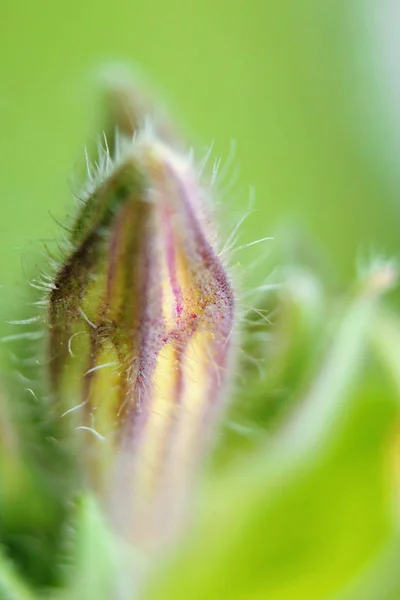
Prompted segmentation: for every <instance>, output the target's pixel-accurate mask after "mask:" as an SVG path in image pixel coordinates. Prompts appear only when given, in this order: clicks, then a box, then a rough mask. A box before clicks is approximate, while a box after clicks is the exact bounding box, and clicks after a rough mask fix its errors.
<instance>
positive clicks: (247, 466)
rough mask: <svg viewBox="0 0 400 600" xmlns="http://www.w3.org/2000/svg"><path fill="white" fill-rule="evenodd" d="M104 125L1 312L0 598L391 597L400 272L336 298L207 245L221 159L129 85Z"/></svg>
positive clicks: (397, 587)
mask: <svg viewBox="0 0 400 600" xmlns="http://www.w3.org/2000/svg"><path fill="white" fill-rule="evenodd" d="M103 119H104V120H103V123H102V124H101V127H100V132H101V133H100V136H99V142H98V144H97V147H96V148H92V147H89V148H88V149H87V151H86V165H87V183H86V185H85V186H84V187H83V189H80V190H79V191H78V192H77V194H76V207H75V210H74V214H73V215H72V216H71V217H69V218H68V219H66V220H65V222H63V223H62V224H60V225H61V229H62V232H61V235H60V239H59V240H58V242H57V245H56V249H55V250H54V247H53V246H50V245H49V244H45V247H44V252H43V254H44V257H43V261H42V263H41V264H38V265H37V271H38V272H37V274H36V275H35V276H34V277H33V279H32V280H31V282H30V285H29V286H27V292H26V300H25V301H23V302H21V306H20V307H18V306H13V307H10V309H9V315H7V316H6V317H5V318H6V319H7V323H8V325H7V326H8V328H9V333H8V334H7V335H6V336H5V337H3V338H2V340H1V349H2V351H1V356H2V361H3V369H2V381H1V389H0V600H19V599H20V600H38V599H43V600H73V599H74V600H75V599H76V600H134V599H143V600H161V599H162V600H168V599H171V600H172V599H174V600H179V599H180V598H182V600H183V599H185V600H188V599H204V600H208V599H210V600H214V599H215V600H217V599H221V598H227V599H232V600H247V599H248V600H251V599H256V598H257V599H258V598H259V599H261V598H266V599H269V600H293V599H303V598H304V599H305V600H324V599H326V600H347V599H348V600H380V599H382V600H398V598H399V597H400V576H399V570H398V568H397V562H398V558H399V552H400V538H399V514H400V513H399V502H400V499H399V498H400V496H399V489H400V488H399V482H400V478H399V473H400V466H399V465H400V461H399V453H400V442H399V440H400V437H399V426H398V423H399V417H400V320H399V317H398V315H397V314H396V312H395V311H394V310H393V309H391V308H390V306H389V304H388V302H387V301H386V300H385V299H384V297H385V296H386V294H388V293H389V295H390V291H391V290H392V289H393V288H395V286H396V281H397V269H396V265H395V263H394V262H393V261H390V260H381V259H380V260H376V259H375V260H371V261H369V262H368V263H367V264H365V265H364V266H363V267H362V268H361V267H360V268H359V269H358V271H357V274H356V276H355V280H354V284H353V286H352V287H351V288H350V289H348V290H340V289H339V290H338V289H335V290H332V289H331V287H330V286H329V283H327V281H328V277H326V274H325V273H324V272H323V271H321V272H320V271H318V270H317V269H315V268H313V267H312V266H311V264H309V263H308V262H307V261H306V260H304V261H303V262H301V261H300V260H295V259H293V253H291V254H292V258H291V259H290V260H288V259H287V254H288V253H287V252H286V248H287V247H288V243H289V242H290V243H293V240H289V241H288V240H286V239H284V236H283V235H280V236H279V235H278V236H277V237H275V240H274V241H273V242H272V241H271V242H270V243H272V245H273V250H272V251H271V252H270V254H269V255H266V253H265V252H264V251H263V250H261V248H262V247H263V242H264V241H267V239H269V238H267V237H265V238H262V239H259V240H251V241H249V242H247V243H245V242H243V240H241V239H240V228H241V225H242V223H243V221H244V220H245V218H246V215H247V213H245V214H243V215H242V216H240V217H239V218H238V219H237V220H236V222H234V223H233V226H232V228H231V232H229V233H225V232H224V225H225V224H224V223H223V221H224V218H222V216H221V215H223V214H225V215H227V214H229V206H223V207H221V206H220V207H218V206H217V203H216V201H218V191H217V190H218V186H217V185H216V181H217V180H218V164H219V163H218V161H216V162H215V163H214V167H211V168H210V167H209V166H208V163H209V162H210V160H209V159H210V156H209V155H207V156H206V157H205V159H204V160H198V159H197V158H196V156H195V153H193V152H192V151H190V150H188V149H187V148H186V146H185V143H184V142H183V141H182V139H181V137H180V136H179V134H178V133H177V132H176V131H175V128H174V126H173V125H172V124H171V123H170V121H169V119H168V117H167V116H165V113H164V111H163V110H161V109H160V107H159V106H158V105H157V104H156V103H155V102H154V101H153V99H152V97H151V96H150V95H148V94H147V93H144V91H143V90H141V89H139V88H138V87H137V86H136V85H135V84H134V83H133V82H132V81H131V80H130V79H129V78H127V77H126V76H124V77H121V74H120V75H119V76H118V77H114V78H110V79H109V80H108V83H107V86H106V89H105V92H104V95H103ZM256 245H257V248H259V249H260V250H259V259H258V260H262V261H264V262H263V265H264V267H263V268H264V271H265V279H264V280H263V281H260V282H259V284H258V286H257V287H252V288H249V289H246V286H245V285H244V284H243V283H242V282H241V275H240V273H243V265H244V270H246V269H248V268H250V266H249V265H245V263H244V262H243V263H242V261H241V260H240V258H239V257H240V252H242V251H243V250H245V249H246V247H248V246H256ZM295 254H296V253H295ZM298 255H299V256H301V255H302V253H301V252H299V253H298ZM242 279H244V278H243V277H242Z"/></svg>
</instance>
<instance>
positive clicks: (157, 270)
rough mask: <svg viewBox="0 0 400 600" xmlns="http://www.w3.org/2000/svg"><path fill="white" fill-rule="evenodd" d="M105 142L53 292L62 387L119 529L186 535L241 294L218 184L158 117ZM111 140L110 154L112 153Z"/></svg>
mask: <svg viewBox="0 0 400 600" xmlns="http://www.w3.org/2000/svg"><path fill="white" fill-rule="evenodd" d="M143 122H144V125H143V128H142V129H139V130H135V131H134V133H133V135H129V136H127V135H125V133H124V132H121V134H120V135H119V136H118V139H117V141H116V142H115V143H114V142H113V144H112V145H111V144H110V145H109V144H108V143H107V140H106V138H105V139H104V140H103V143H102V148H101V150H100V158H99V161H98V163H97V167H96V168H95V169H93V167H92V166H91V164H90V161H89V159H88V175H89V184H88V189H87V193H86V197H85V199H84V201H83V202H82V203H81V205H80V207H79V210H78V214H77V216H76V219H75V222H74V224H73V226H72V228H71V234H70V239H69V243H70V248H71V250H70V251H69V252H68V254H67V256H66V259H65V261H64V262H63V264H62V265H61V266H60V267H59V268H58V271H57V274H56V276H55V278H54V281H52V282H51V283H50V285H49V288H48V289H47V292H48V322H49V334H48V352H49V358H50V359H51V360H50V362H49V376H50V381H51V389H52V395H53V398H54V402H55V406H56V408H57V410H58V412H59V415H60V418H61V417H62V420H64V421H65V423H66V427H69V428H74V429H76V435H75V440H76V451H77V453H79V454H80V455H81V457H82V464H83V465H84V469H83V470H84V473H85V477H86V479H87V481H88V482H89V483H90V484H91V485H92V486H94V487H95V489H96V490H97V491H98V493H99V496H100V497H101V498H102V499H103V501H104V504H105V506H106V507H107V510H108V511H109V514H110V516H111V518H112V520H113V522H114V523H115V525H116V527H117V528H118V529H119V531H120V532H122V533H123V534H124V535H125V536H126V537H128V538H129V539H131V540H133V541H135V542H137V543H140V544H143V545H145V546H148V547H154V546H156V547H157V546H158V545H159V544H161V543H162V542H163V541H165V540H167V539H171V537H173V536H174V535H175V534H176V532H177V530H178V529H179V526H180V522H181V519H182V515H183V514H184V513H185V507H186V506H187V497H188V494H189V491H190V489H191V486H192V484H193V482H194V475H195V473H196V471H197V467H198V466H199V465H200V463H201V460H202V457H203V456H204V452H205V451H206V449H207V447H208V445H209V443H210V439H211V435H212V431H213V428H214V426H215V423H216V421H217V420H218V415H219V414H220V412H221V409H222V407H223V405H224V398H225V396H226V391H227V389H228V387H229V383H230V379H231V377H230V374H231V372H232V362H233V359H234V354H235V346H236V336H235V334H234V331H235V319H236V301H235V294H234V291H233V288H232V285H231V282H230V280H229V277H228V275H227V272H226V269H225V267H224V264H223V259H222V258H221V256H219V254H218V250H217V247H218V235H217V229H216V225H215V222H214V220H213V218H212V214H211V213H212V211H211V209H210V205H209V202H208V200H209V196H210V188H209V187H207V186H205V185H204V184H203V183H202V182H201V181H200V175H199V173H198V171H197V170H196V168H195V167H194V165H193V163H192V160H191V159H190V158H189V157H187V156H185V155H184V154H183V153H182V152H181V151H179V150H177V149H176V148H175V147H174V146H173V145H172V144H171V143H170V142H169V141H168V140H166V139H165V136H160V135H158V132H157V131H156V130H155V128H153V127H152V126H151V125H150V124H149V122H146V120H144V121H143ZM110 146H112V148H113V150H112V151H111V150H110Z"/></svg>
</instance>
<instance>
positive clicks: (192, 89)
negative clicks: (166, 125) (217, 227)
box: [0, 0, 400, 297]
mask: <svg viewBox="0 0 400 600" xmlns="http://www.w3.org/2000/svg"><path fill="white" fill-rule="evenodd" d="M373 4H374V3H371V6H370V3H369V2H367V1H364V2H362V1H360V0H359V1H355V0H336V1H334V2H332V1H324V2H320V1H319V0H287V1H283V2H282V1H281V0H249V1H246V2H244V1H242V0H233V1H232V0H231V1H229V2H228V1H227V0H201V1H200V0H194V1H191V2H187V1H183V0H182V1H179V0H174V1H171V0H170V1H168V2H160V1H159V0H148V1H146V2H137V1H135V0H116V1H113V2H95V1H93V0H85V1H81V0H79V1H78V0H70V1H69V2H61V1H60V2H51V1H47V2H46V1H43V0H38V1H35V2H29V1H23V2H18V1H16V2H13V3H11V2H3V5H2V19H1V23H0V50H1V71H0V73H1V77H0V128H1V129H0V130H1V132H2V140H3V143H2V144H1V148H0V165H1V177H0V194H1V202H2V218H1V222H0V249H1V257H2V258H1V264H2V279H3V281H2V283H3V285H4V284H6V286H5V290H4V294H3V297H8V296H9V294H12V293H13V291H12V289H11V290H10V288H9V286H8V285H7V284H9V283H12V284H13V283H14V282H16V281H19V280H20V279H21V268H20V262H21V252H20V251H19V250H16V249H15V248H21V247H22V248H24V249H25V250H24V251H23V252H22V258H24V256H26V254H28V253H29V247H28V250H26V245H27V244H28V242H29V241H35V240H37V239H39V238H46V237H48V236H50V237H51V236H53V235H54V232H55V230H56V227H55V224H54V221H53V220H52V218H51V216H49V211H51V213H52V214H54V215H55V216H56V217H57V218H58V219H59V220H62V219H63V216H64V214H65V211H66V210H67V209H68V207H69V206H70V205H69V198H70V195H71V194H70V184H69V174H70V173H71V171H73V169H74V168H75V167H76V165H77V164H78V163H79V164H81V161H82V156H83V145H84V143H86V142H88V141H90V139H91V136H93V134H94V131H95V129H94V126H95V123H96V120H95V116H94V112H93V111H94V109H93V107H94V106H95V98H96V91H95V86H94V80H95V77H94V74H95V73H96V72H97V71H98V68H99V66H101V65H102V64H104V62H110V61H111V62H113V61H120V60H122V61H125V62H130V63H133V64H134V65H137V66H138V67H139V68H140V69H141V70H143V71H144V72H145V73H146V74H148V75H149V77H150V78H151V79H152V80H153V81H154V82H155V83H156V85H157V86H158V88H159V89H160V90H161V92H162V93H164V94H165V97H166V98H167V99H168V104H169V105H170V107H171V108H172V111H173V113H174V114H175V117H176V120H177V122H178V123H179V124H180V125H181V126H182V128H183V131H184V132H185V133H186V135H187V137H188V138H189V140H190V142H191V143H193V144H194V146H195V148H197V149H199V153H198V155H201V153H202V152H203V151H204V150H205V149H206V147H207V146H208V145H209V144H210V142H211V141H212V140H213V139H215V152H214V156H218V155H221V156H222V158H226V157H227V156H228V154H229V147H230V142H231V140H232V139H234V140H236V144H237V152H236V163H237V165H238V166H239V167H240V176H239V181H238V185H237V186H236V189H234V190H233V193H232V199H231V200H230V199H229V203H230V204H229V206H230V207H231V206H232V204H233V205H234V206H236V207H239V209H241V210H243V207H244V206H246V204H247V202H248V199H249V193H248V186H250V185H252V186H254V189H255V192H256V202H257V203H256V206H257V209H258V212H257V213H256V214H254V215H252V216H251V217H250V219H249V220H248V222H247V225H246V226H245V231H246V236H245V237H247V239H253V238H255V237H259V236H265V235H269V234H271V233H274V232H275V231H276V229H277V225H278V224H279V223H282V222H284V223H290V226H292V227H293V228H295V229H302V228H303V229H304V230H305V231H306V233H307V235H311V237H312V238H313V239H314V240H315V242H316V244H317V248H318V250H321V252H322V254H323V255H325V256H326V258H327V260H328V263H329V264H330V267H331V269H332V275H333V277H334V278H335V280H338V281H340V280H343V279H349V277H350V276H351V275H352V274H353V272H354V260H355V255H356V253H358V252H361V253H368V252H370V251H371V250H372V251H375V252H376V251H377V252H379V251H387V252H389V253H395V254H396V253H397V250H398V241H397V238H398V235H397V232H398V228H399V224H400V203H399V202H398V191H399V186H400V179H399V177H396V171H395V169H393V164H394V159H393V155H394V150H393V148H394V136H393V135H392V133H391V132H392V129H393V124H392V122H391V120H390V118H389V117H388V116H387V114H386V112H387V111H386V104H385V102H386V101H385V98H384V95H383V92H382V89H383V86H382V85H380V82H379V78H380V75H381V73H380V70H379V68H377V65H378V62H379V61H377V56H376V54H377V52H376V47H375V46H376V40H375V41H374V21H373V18H374V15H373V14H372V12H371V10H370V9H371V7H372V5H373ZM375 37H376V36H375ZM224 201H226V202H227V201H228V199H224ZM229 210H230V209H229Z"/></svg>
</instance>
